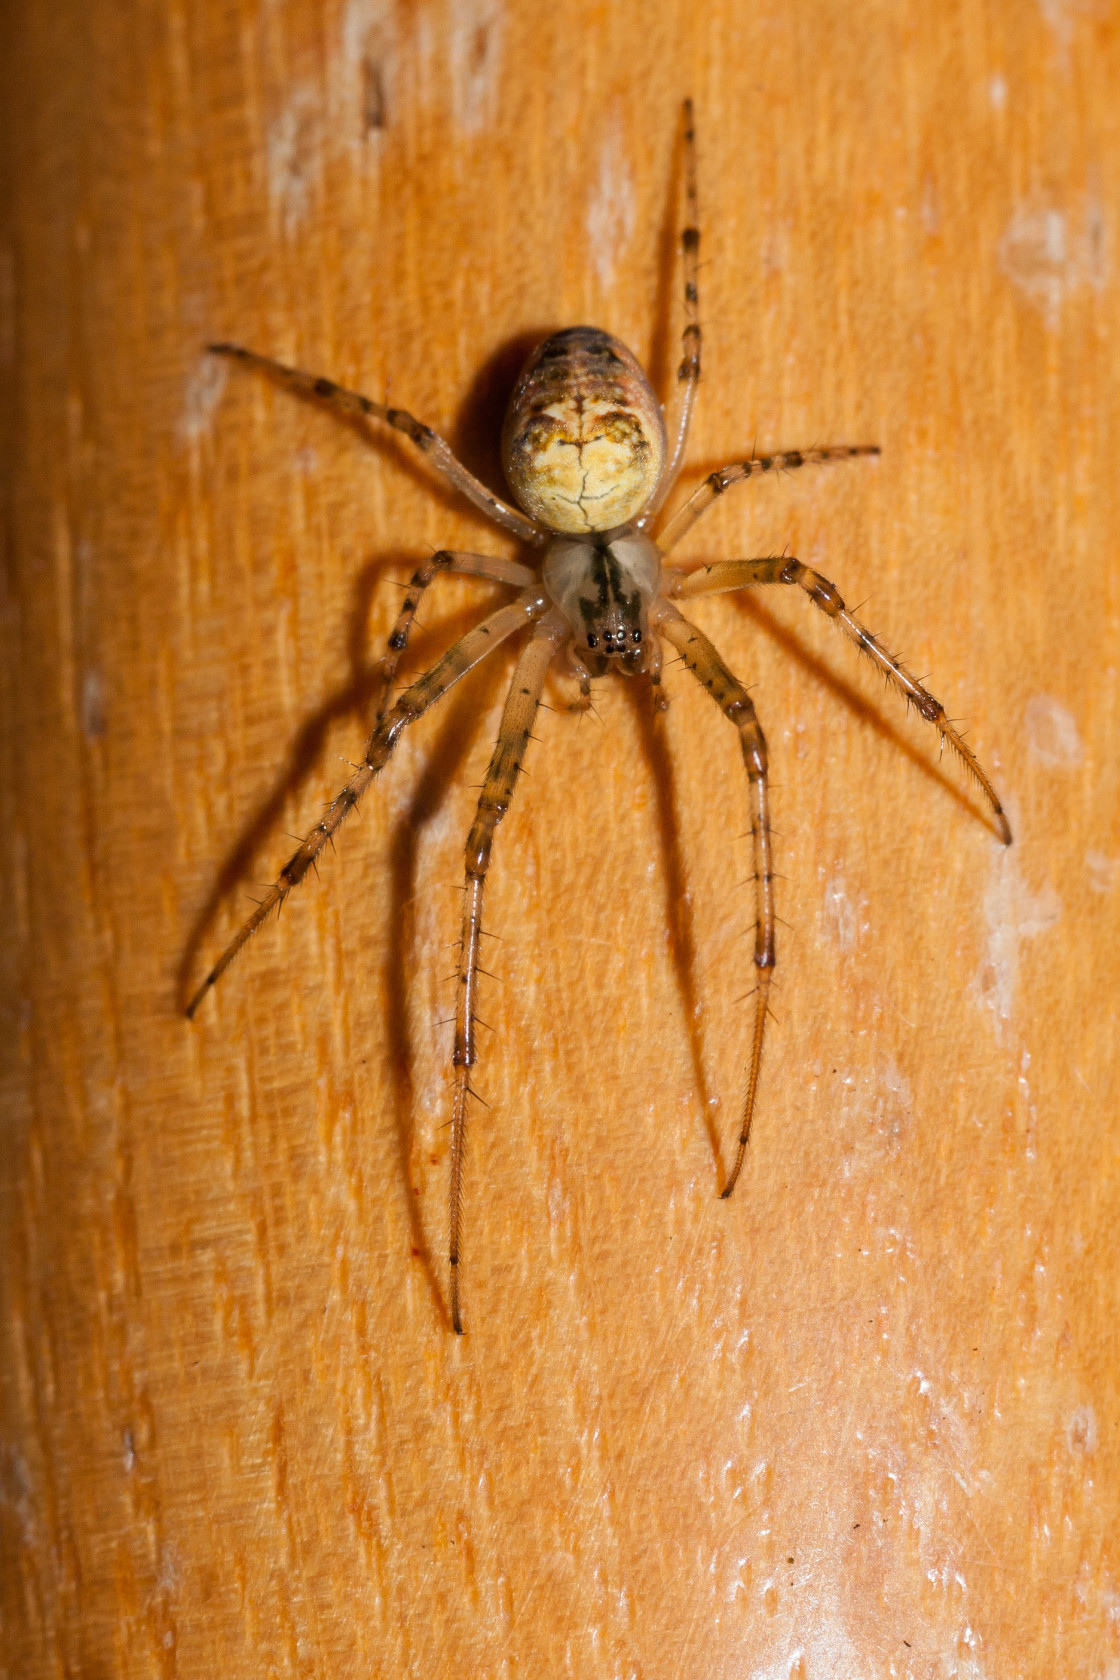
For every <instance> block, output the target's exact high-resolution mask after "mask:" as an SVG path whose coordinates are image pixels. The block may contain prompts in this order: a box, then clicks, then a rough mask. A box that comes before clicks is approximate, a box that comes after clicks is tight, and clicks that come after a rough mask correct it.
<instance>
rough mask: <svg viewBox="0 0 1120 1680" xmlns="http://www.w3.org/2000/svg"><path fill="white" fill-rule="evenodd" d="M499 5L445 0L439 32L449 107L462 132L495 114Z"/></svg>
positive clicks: (471, 130)
mask: <svg viewBox="0 0 1120 1680" xmlns="http://www.w3.org/2000/svg"><path fill="white" fill-rule="evenodd" d="M502 25H503V18H502V8H501V6H498V5H495V4H494V0H448V6H447V21H446V23H445V25H444V29H443V31H442V35H441V42H442V47H443V50H444V51H445V52H446V54H447V64H448V68H449V70H450V73H451V109H452V111H453V112H454V116H455V121H456V124H457V125H458V127H459V128H460V129H461V130H462V132H463V133H464V134H477V133H479V131H480V130H481V129H482V128H483V127H484V126H485V124H486V123H487V122H488V121H490V120H492V119H493V117H494V116H495V115H496V114H497V102H498V84H499V79H500V73H501V64H502Z"/></svg>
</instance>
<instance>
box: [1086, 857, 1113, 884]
mask: <svg viewBox="0 0 1120 1680" xmlns="http://www.w3.org/2000/svg"><path fill="white" fill-rule="evenodd" d="M1085 870H1086V873H1087V874H1088V877H1089V890H1090V891H1091V892H1095V893H1110V892H1111V891H1112V889H1113V887H1114V886H1115V885H1116V883H1117V882H1118V881H1120V858H1114V857H1109V856H1108V853H1107V852H1086V853H1085Z"/></svg>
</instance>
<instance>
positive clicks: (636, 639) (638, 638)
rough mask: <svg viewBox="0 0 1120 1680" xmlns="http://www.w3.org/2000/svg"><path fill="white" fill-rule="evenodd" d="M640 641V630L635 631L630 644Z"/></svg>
mask: <svg viewBox="0 0 1120 1680" xmlns="http://www.w3.org/2000/svg"><path fill="white" fill-rule="evenodd" d="M641 639H642V632H641V631H640V630H635V631H634V633H633V635H632V636H631V638H630V640H631V641H632V642H640V641H641Z"/></svg>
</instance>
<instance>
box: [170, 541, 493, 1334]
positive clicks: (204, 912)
mask: <svg viewBox="0 0 1120 1680" xmlns="http://www.w3.org/2000/svg"><path fill="white" fill-rule="evenodd" d="M415 565H416V556H415V554H408V553H405V552H403V551H395V552H390V553H388V554H383V555H379V556H377V557H376V558H375V559H373V560H370V561H369V562H368V563H367V564H366V565H365V566H363V567H362V569H361V571H360V572H359V573H358V576H357V578H356V580H355V583H354V592H353V593H354V604H353V607H352V609H351V613H350V621H349V628H348V632H347V638H346V640H347V658H348V664H349V667H350V669H349V675H348V677H347V680H346V681H345V682H344V683H342V684H341V685H340V686H339V687H338V688H337V689H335V690H334V691H333V693H331V694H329V695H328V696H327V698H326V700H325V701H324V702H323V704H322V705H321V706H320V707H319V708H318V709H317V710H316V711H315V712H314V713H313V714H312V715H311V716H310V717H309V718H308V719H307V720H306V722H305V723H304V724H303V725H302V727H301V728H300V729H299V731H298V733H297V734H296V736H295V738H294V740H293V742H292V744H291V747H290V748H289V751H288V756H287V761H286V763H285V764H284V766H283V767H282V769H281V770H280V772H279V774H278V775H277V777H276V780H275V781H274V783H273V785H272V787H271V788H270V790H269V791H268V793H267V794H266V795H265V797H264V799H263V800H262V801H261V802H260V804H259V805H258V806H257V808H256V810H255V811H254V812H253V813H252V815H251V816H250V818H249V820H248V822H247V823H246V824H245V826H244V827H243V829H242V831H241V833H240V834H239V835H238V837H237V839H236V840H235V841H234V844H233V845H232V847H231V848H230V850H229V852H228V853H227V854H226V857H225V858H224V860H223V861H222V863H221V865H220V867H219V869H218V872H217V874H216V876H215V878H214V883H213V885H212V887H211V889H210V891H209V893H208V894H207V896H206V898H205V900H204V902H203V904H202V907H201V909H200V910H199V913H198V915H197V916H196V918H195V920H194V923H193V925H192V927H191V930H190V933H189V935H188V937H187V940H186V944H185V946H184V950H183V954H182V957H181V959H180V962H179V966H178V970H177V973H176V981H175V993H176V1000H177V1003H178V1006H179V1011H180V1012H181V1013H182V1012H185V1009H186V1005H187V1002H188V999H189V997H190V995H191V992H192V990H193V987H192V975H193V974H194V973H195V971H196V969H197V966H198V959H199V955H200V953H201V951H202V949H203V946H204V945H206V944H208V943H209V942H210V939H211V936H212V934H213V933H214V930H215V925H216V923H217V921H218V917H219V914H220V912H221V910H222V908H223V906H224V905H225V904H226V903H227V902H228V900H229V899H230V898H231V896H232V895H233V894H234V892H235V891H236V890H237V888H238V887H241V886H244V885H245V883H246V882H248V881H249V880H251V879H254V878H259V865H260V859H261V855H262V852H263V851H264V848H265V846H266V844H267V843H268V842H269V841H270V840H272V839H273V837H274V835H275V832H276V828H277V824H278V822H279V821H280V818H281V817H282V815H283V812H284V810H285V808H286V807H287V806H288V805H289V802H290V801H292V800H293V799H294V798H295V797H296V796H297V795H298V793H299V791H300V789H301V788H302V787H303V786H304V785H305V783H306V782H307V781H308V780H309V779H310V778H311V776H312V775H313V774H314V772H315V770H316V768H317V766H319V765H320V763H321V761H322V756H323V749H324V746H325V743H326V740H327V737H328V734H329V732H330V730H331V728H332V727H333V726H334V725H335V724H336V723H338V722H339V721H340V720H342V719H345V718H347V717H353V718H355V719H360V720H361V721H362V723H363V724H364V726H365V727H366V728H367V729H369V728H371V727H372V724H373V707H374V703H375V701H376V700H377V699H378V698H379V697H380V694H381V687H382V661H381V660H380V659H378V660H377V661H375V662H372V663H371V661H370V659H369V619H370V608H371V604H372V600H373V596H374V592H375V590H376V589H377V588H378V586H379V584H380V582H381V579H382V574H383V573H384V572H385V571H386V570H387V569H390V568H394V569H395V568H399V567H402V566H403V567H406V568H407V569H408V570H409V571H411V570H413V569H414V568H415ZM479 616H480V615H479V611H478V608H477V606H470V607H466V608H463V609H461V610H460V611H458V612H457V613H455V614H454V615H453V616H452V617H450V618H447V619H443V620H441V621H440V623H439V625H438V627H437V629H436V630H435V631H434V633H433V634H431V635H429V634H428V633H427V632H424V631H420V630H419V626H417V631H418V633H417V634H416V635H415V637H414V639H413V641H412V642H411V643H410V647H409V652H410V654H413V655H414V657H415V660H416V662H417V663H419V664H420V665H422V666H426V665H427V664H428V663H430V662H431V658H433V657H434V656H435V655H434V649H433V647H432V645H431V644H432V643H433V642H436V641H438V643H439V644H440V645H443V644H445V643H446V644H450V642H451V641H453V640H455V639H457V638H458V637H459V636H460V635H462V634H463V632H464V631H465V630H466V629H467V628H468V627H469V626H470V625H472V624H473V623H475V622H477V620H478V618H479ZM410 663H411V661H410ZM398 675H400V673H398ZM479 675H480V674H479V673H472V674H471V675H470V676H468V678H467V679H466V683H465V687H464V689H463V690H460V691H458V692H457V693H456V694H455V695H452V696H449V697H448V700H447V701H446V702H445V704H444V705H443V706H442V707H441V708H440V711H441V724H440V728H439V731H438V733H437V735H436V738H435V741H434V742H433V744H432V745H431V746H430V748H429V749H428V751H427V754H426V763H425V769H424V772H423V774H422V776H421V779H420V783H419V785H418V787H417V789H416V791H415V793H414V795H413V798H412V800H411V802H410V805H409V809H408V810H407V812H406V813H405V815H404V816H403V818H401V819H400V821H399V822H398V823H397V824H396V826H395V828H394V829H393V831H392V833H391V838H390V854H391V863H390V876H391V885H390V892H389V915H388V921H389V940H390V944H389V949H390V956H389V958H388V961H387V964H386V970H385V977H386V982H387V990H388V995H389V1009H388V1019H387V1036H388V1039H389V1055H390V1058H391V1061H392V1067H393V1081H394V1085H395V1103H394V1107H395V1116H396V1132H397V1153H398V1158H399V1163H400V1173H401V1186H402V1190H403V1193H404V1198H405V1204H406V1209H407V1217H408V1222H409V1236H410V1243H411V1247H412V1252H413V1254H414V1255H415V1256H416V1257H417V1258H418V1259H419V1261H420V1263H421V1266H422V1269H423V1271H424V1275H425V1281H426V1283H427V1286H428V1290H429V1293H430V1295H431V1298H432V1301H433V1304H434V1305H435V1308H436V1311H437V1312H438V1313H439V1314H440V1315H441V1316H442V1318H443V1319H444V1320H446V1322H447V1324H448V1325H450V1318H449V1315H448V1310H447V1304H446V1302H445V1300H444V1297H443V1293H442V1290H441V1287H440V1283H439V1278H438V1272H437V1267H436V1265H435V1263H434V1261H433V1256H432V1250H431V1245H430V1243H429V1241H428V1239H427V1235H426V1233H425V1231H424V1227H423V1222H422V1220H421V1217H420V1208H419V1206H418V1204H417V1201H416V1198H415V1196H414V1195H413V1194H412V1190H411V1186H412V1177H413V1174H412V1166H411V1161H412V1151H413V1144H414V1130H415V1128H414V1125H413V1121H412V1112H413V1105H412V1080H411V1075H410V1071H409V1069H410V1064H411V1061H412V1052H411V1045H410V1042H409V1033H408V1022H407V1012H406V995H407V988H406V985H405V975H404V964H403V956H402V951H403V947H404V944H405V942H406V940H407V938H408V920H409V918H408V910H409V905H410V903H411V901H412V899H413V897H414V895H415V875H416V855H417V848H418V840H419V831H420V830H422V828H423V827H424V825H425V824H426V823H427V822H428V821H430V820H431V818H432V816H433V815H434V814H435V812H436V811H437V810H438V809H439V804H440V795H441V794H443V793H445V792H446V789H447V787H448V786H449V785H450V784H451V783H452V781H453V780H454V778H455V775H456V772H457V771H458V769H459V767H460V766H461V764H462V762H463V759H464V758H465V756H466V754H467V753H468V751H469V750H470V747H471V745H472V743H473V742H474V739H475V735H476V732H477V717H478V711H479V708H480V707H485V706H486V705H487V704H488V702H489V699H490V698H491V697H492V693H493V687H494V683H495V682H496V681H498V680H499V679H500V675H501V673H500V672H499V671H498V670H497V669H495V670H492V671H490V673H489V676H490V687H489V689H487V688H486V687H485V686H484V687H483V689H482V691H481V692H480V690H479ZM472 679H473V680H472ZM482 682H483V684H484V685H485V682H486V678H485V676H483V677H482Z"/></svg>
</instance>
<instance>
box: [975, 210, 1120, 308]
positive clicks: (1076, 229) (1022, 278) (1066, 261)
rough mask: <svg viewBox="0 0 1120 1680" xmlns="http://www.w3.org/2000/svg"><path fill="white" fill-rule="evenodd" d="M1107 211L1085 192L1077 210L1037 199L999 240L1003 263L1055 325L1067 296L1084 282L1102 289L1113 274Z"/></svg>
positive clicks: (1012, 221)
mask: <svg viewBox="0 0 1120 1680" xmlns="http://www.w3.org/2000/svg"><path fill="white" fill-rule="evenodd" d="M1105 235H1106V228H1105V221H1104V212H1103V209H1102V207H1101V203H1100V200H1099V198H1098V197H1097V196H1096V195H1095V194H1093V195H1089V196H1086V197H1085V198H1084V199H1083V200H1082V201H1081V202H1080V204H1079V205H1078V206H1077V208H1076V211H1074V210H1071V209H1070V208H1069V207H1068V206H1067V205H1064V204H1059V203H1055V202H1054V201H1052V200H1051V201H1046V200H1043V199H1041V198H1038V197H1036V198H1034V199H1033V200H1031V201H1030V202H1029V203H1027V204H1024V205H1023V206H1022V208H1021V209H1019V210H1017V211H1016V212H1015V214H1014V216H1012V218H1011V220H1010V222H1009V223H1008V224H1007V228H1006V229H1005V231H1004V235H1003V238H1002V239H1001V240H1000V244H999V262H1000V267H1001V268H1002V269H1003V271H1004V273H1005V274H1006V275H1007V276H1008V278H1009V279H1010V280H1011V281H1012V282H1013V283H1014V285H1015V286H1016V287H1017V288H1018V289H1019V291H1020V292H1022V294H1023V295H1024V297H1026V298H1027V299H1028V300H1029V301H1030V302H1031V303H1032V304H1034V305H1035V307H1036V308H1037V309H1040V310H1041V311H1042V314H1043V316H1044V318H1045V320H1046V324H1047V326H1048V327H1050V328H1055V327H1057V325H1058V322H1059V320H1060V318H1061V313H1062V306H1063V304H1064V303H1065V302H1066V300H1067V299H1068V298H1069V297H1070V296H1072V295H1073V294H1076V293H1078V292H1080V291H1083V290H1084V289H1085V287H1087V286H1091V287H1093V288H1095V289H1096V290H1098V291H1099V290H1101V289H1102V288H1103V286H1104V284H1105V281H1106V279H1107V275H1108V261H1107V240H1106V237H1105Z"/></svg>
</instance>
